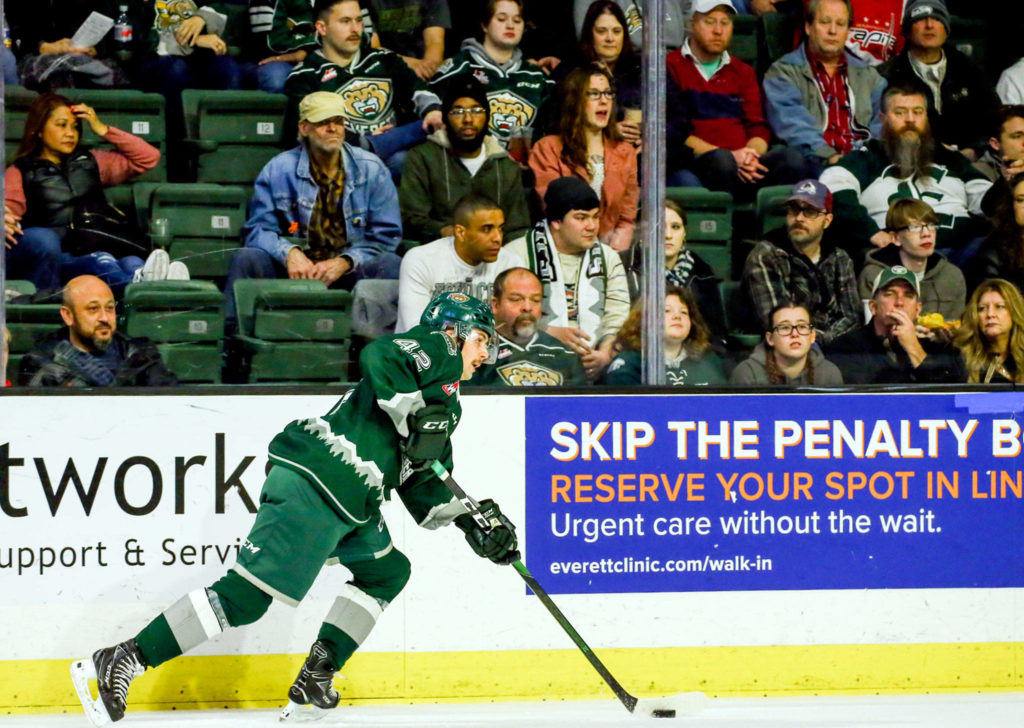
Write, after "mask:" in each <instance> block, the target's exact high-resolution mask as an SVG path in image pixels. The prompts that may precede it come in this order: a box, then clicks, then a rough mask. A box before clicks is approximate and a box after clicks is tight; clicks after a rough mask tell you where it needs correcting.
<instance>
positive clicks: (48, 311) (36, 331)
mask: <svg viewBox="0 0 1024 728" xmlns="http://www.w3.org/2000/svg"><path fill="white" fill-rule="evenodd" d="M13 283H15V281H7V283H6V284H5V287H8V288H9V287H11V284H13ZM18 283H19V284H26V283H27V284H28V285H27V286H24V285H22V286H21V287H22V288H23V292H24V293H34V292H35V286H33V285H32V284H31V283H30V282H29V281H20V282H18ZM29 286H31V288H32V290H29ZM6 315H7V328H9V329H10V331H11V350H10V360H9V361H8V362H7V378H8V379H10V380H11V381H14V380H15V379H16V378H17V372H18V366H19V365H20V363H21V359H22V357H23V356H24V355H25V354H26V353H28V352H30V351H32V349H33V348H34V347H35V342H36V339H38V338H41V337H43V336H47V335H49V334H51V333H53V332H54V331H57V330H58V329H60V328H61V327H63V326H64V322H63V321H62V320H61V317H60V303H59V302H55V303H8V304H7V309H6Z"/></svg>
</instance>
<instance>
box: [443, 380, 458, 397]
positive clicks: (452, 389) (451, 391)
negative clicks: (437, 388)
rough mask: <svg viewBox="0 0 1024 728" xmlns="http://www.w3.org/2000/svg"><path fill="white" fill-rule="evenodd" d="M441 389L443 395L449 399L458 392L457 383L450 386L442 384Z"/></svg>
mask: <svg viewBox="0 0 1024 728" xmlns="http://www.w3.org/2000/svg"><path fill="white" fill-rule="evenodd" d="M441 389H443V390H444V393H445V394H447V395H448V396H449V397H451V396H452V395H453V394H455V393H456V392H458V391H459V383H458V382H452V383H451V384H442V385H441Z"/></svg>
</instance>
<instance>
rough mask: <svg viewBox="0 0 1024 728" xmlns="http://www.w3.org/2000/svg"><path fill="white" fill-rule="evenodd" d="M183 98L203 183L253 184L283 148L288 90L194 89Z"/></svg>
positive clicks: (198, 175) (197, 169)
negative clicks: (276, 91) (282, 140)
mask: <svg viewBox="0 0 1024 728" xmlns="http://www.w3.org/2000/svg"><path fill="white" fill-rule="evenodd" d="M182 102H183V103H184V105H185V118H186V120H187V125H188V129H189V136H190V137H191V139H190V140H189V141H190V142H191V144H192V146H193V147H194V148H195V149H196V152H197V157H196V180H197V181H199V182H218V183H221V184H251V183H252V182H253V181H254V180H255V179H256V176H257V175H258V174H259V173H260V170H261V169H263V167H264V165H266V163H267V162H268V161H270V159H271V158H272V157H274V156H275V155H277V154H278V153H279V152H280V151H281V146H280V144H281V134H282V126H283V122H284V109H285V104H286V97H285V96H284V95H283V94H269V93H265V92H263V91H200V90H194V89H189V90H186V91H184V92H183V94H182Z"/></svg>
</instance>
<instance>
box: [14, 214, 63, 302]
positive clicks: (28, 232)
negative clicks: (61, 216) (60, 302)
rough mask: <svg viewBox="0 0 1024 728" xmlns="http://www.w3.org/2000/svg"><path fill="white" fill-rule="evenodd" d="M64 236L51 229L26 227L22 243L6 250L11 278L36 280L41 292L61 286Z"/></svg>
mask: <svg viewBox="0 0 1024 728" xmlns="http://www.w3.org/2000/svg"><path fill="white" fill-rule="evenodd" d="M62 235H63V231H59V232H58V231H56V230H52V229H50V228H43V227H32V228H25V232H24V234H23V235H22V236H21V237H20V238H19V239H18V244H17V245H13V246H12V247H10V248H8V249H7V250H6V251H5V261H6V263H7V277H8V278H9V279H11V280H14V279H18V278H20V279H23V280H28V281H32V283H33V284H34V285H35V287H36V289H37V290H40V291H42V290H52V289H57V288H60V267H61V251H60V240H61V237H62Z"/></svg>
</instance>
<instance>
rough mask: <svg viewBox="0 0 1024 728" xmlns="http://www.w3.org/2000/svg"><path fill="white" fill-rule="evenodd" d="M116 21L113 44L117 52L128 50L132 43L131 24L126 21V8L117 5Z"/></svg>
mask: <svg viewBox="0 0 1024 728" xmlns="http://www.w3.org/2000/svg"><path fill="white" fill-rule="evenodd" d="M117 9H118V12H119V13H120V15H118V16H117V20H115V21H114V43H115V44H116V45H117V49H118V50H119V51H126V50H128V46H130V45H131V43H132V23H131V21H130V20H128V6H127V5H118V6H117Z"/></svg>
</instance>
